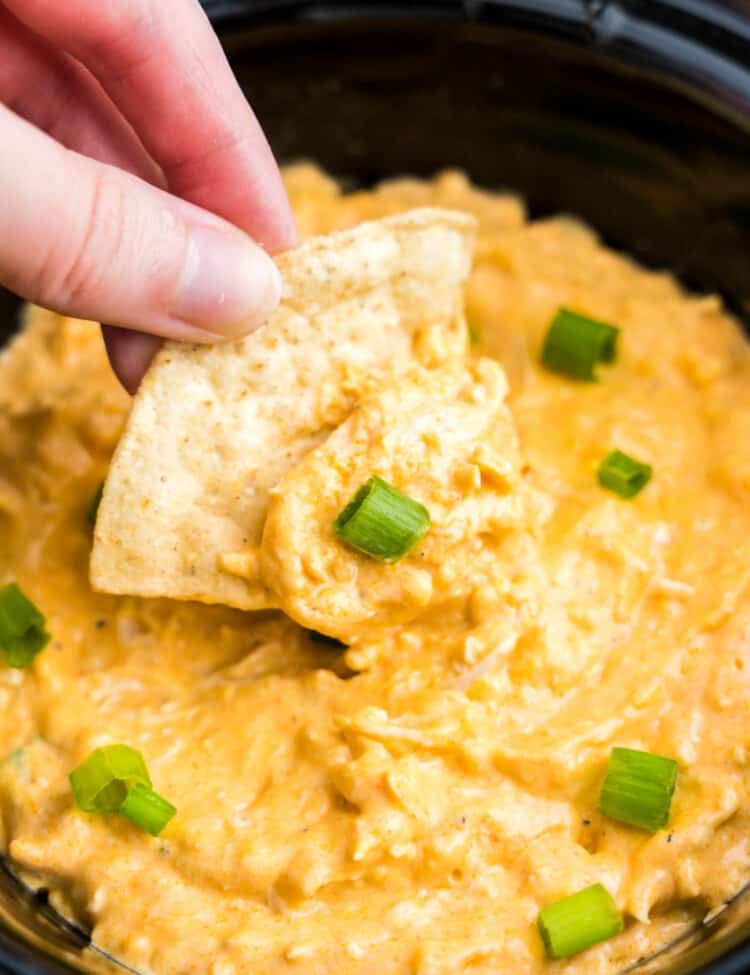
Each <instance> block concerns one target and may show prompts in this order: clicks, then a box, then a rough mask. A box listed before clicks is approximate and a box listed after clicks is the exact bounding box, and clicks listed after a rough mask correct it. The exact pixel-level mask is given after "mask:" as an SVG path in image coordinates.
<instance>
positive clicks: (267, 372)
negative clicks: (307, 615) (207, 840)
mask: <svg viewBox="0 0 750 975" xmlns="http://www.w3.org/2000/svg"><path fill="white" fill-rule="evenodd" d="M473 236H474V220H473V218H471V217H469V216H467V215H465V214H461V213H457V212H453V211H447V210H445V211H444V210H434V209H424V210H413V211H410V212H408V213H404V214H400V215H398V216H395V217H389V218H387V219H385V220H380V221H375V222H372V223H365V224H361V225H360V226H358V227H355V228H354V229H353V230H348V231H344V232H342V233H337V234H332V235H330V236H328V237H318V238H312V239H310V240H308V241H306V242H305V243H303V244H302V245H301V246H300V247H299V248H298V249H297V250H295V251H290V252H288V253H286V254H283V255H281V256H280V257H279V258H278V266H279V269H280V271H281V274H282V277H283V279H284V292H283V296H282V300H281V304H280V306H279V308H278V309H277V311H276V312H275V313H274V315H273V316H272V318H271V320H270V321H269V322H268V324H267V325H265V326H264V327H263V328H261V329H259V330H258V331H257V332H255V333H253V334H252V335H251V336H249V337H248V338H246V339H243V340H242V341H241V342H236V343H232V344H225V345H216V346H197V345H180V344H177V343H174V342H168V343H166V344H165V346H164V347H163V349H162V350H161V352H160V353H159V355H158V356H157V358H156V360H155V362H154V364H153V365H152V367H151V369H150V370H149V372H148V374H147V375H146V377H145V379H144V381H143V383H142V384H141V388H140V390H139V392H138V395H137V397H136V399H135V402H134V404H133V409H132V411H131V414H130V418H129V420H128V424H127V427H126V430H125V433H124V435H123V437H122V440H121V441H120V444H119V446H118V448H117V451H116V453H115V456H114V459H113V461H112V466H111V468H110V472H109V477H108V479H107V483H106V485H105V488H104V496H103V498H102V502H101V505H100V508H99V516H98V519H97V524H96V531H95V536H94V550H93V553H92V557H91V582H92V584H93V586H94V587H95V588H97V589H100V590H104V591H106V592H115V593H129V594H132V595H139V596H167V597H171V598H173V599H196V600H200V601H202V602H219V603H226V604H227V605H230V606H236V607H239V608H241V609H262V608H267V607H269V606H272V605H273V599H272V597H271V596H270V594H269V593H268V592H267V590H266V589H265V587H264V586H263V585H262V583H261V581H260V578H259V560H258V555H259V545H260V541H261V535H262V531H263V524H264V520H265V516H266V511H267V508H268V503H269V496H270V490H271V488H273V486H274V485H275V484H277V483H278V481H279V480H280V479H281V478H282V477H283V476H284V474H286V473H287V471H289V470H290V469H291V468H292V467H293V466H294V465H295V464H297V463H298V462H299V461H300V460H301V459H302V457H304V456H305V454H307V453H308V452H309V451H310V450H311V449H313V448H314V447H315V446H317V445H318V444H319V443H321V442H322V441H323V440H324V439H325V438H326V437H327V436H328V434H330V433H331V431H332V430H333V429H335V428H336V427H337V426H338V425H339V424H340V423H341V422H342V421H343V420H344V419H345V418H346V417H347V416H348V415H349V413H350V412H351V410H352V409H353V407H354V406H355V404H356V402H357V400H358V399H359V398H360V397H361V396H362V395H364V394H365V393H367V392H368V391H370V390H372V389H373V388H377V387H378V386H379V384H380V383H382V382H383V381H384V380H385V379H387V378H389V377H391V376H393V375H394V374H396V373H398V372H400V371H401V370H403V369H405V368H407V367H408V366H409V365H410V364H412V363H413V362H414V361H415V360H416V361H417V362H419V363H421V364H423V365H426V366H429V367H432V366H438V365H440V364H442V363H443V362H446V361H451V360H456V359H459V358H460V357H461V356H463V355H464V354H465V351H466V334H465V325H464V322H463V312H462V295H461V286H462V283H463V281H464V280H465V278H466V276H467V274H468V272H469V267H470V264H471V253H472V246H473Z"/></svg>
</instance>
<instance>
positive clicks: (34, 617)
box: [0, 582, 50, 668]
mask: <svg viewBox="0 0 750 975" xmlns="http://www.w3.org/2000/svg"><path fill="white" fill-rule="evenodd" d="M45 622H46V621H45V618H44V616H43V615H42V614H41V613H40V612H39V610H38V609H37V607H36V606H35V605H34V604H33V603H32V602H31V600H30V599H27V598H26V596H24V594H23V593H22V592H21V590H20V588H19V587H18V585H17V584H16V583H15V582H9V583H8V584H7V585H5V586H3V587H2V588H0V651H2V653H3V655H4V657H5V661H6V663H7V664H8V666H9V667H17V668H22V667H28V666H29V665H30V664H31V663H32V661H33V660H34V657H36V655H37V654H38V653H39V651H40V650H43V649H44V647H45V646H46V645H47V643H49V639H50V636H49V633H47V631H46V630H45V628H44V624H45Z"/></svg>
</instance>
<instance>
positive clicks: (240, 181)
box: [4, 0, 296, 251]
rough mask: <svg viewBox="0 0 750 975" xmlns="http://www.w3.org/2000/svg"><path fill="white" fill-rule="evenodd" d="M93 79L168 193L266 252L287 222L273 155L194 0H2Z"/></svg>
mask: <svg viewBox="0 0 750 975" xmlns="http://www.w3.org/2000/svg"><path fill="white" fill-rule="evenodd" d="M4 3H5V6H6V7H7V8H8V9H9V10H11V12H12V13H14V14H15V16H16V17H17V18H18V19H19V20H21V21H22V22H23V23H25V24H26V25H27V26H28V27H30V28H31V29H32V30H33V31H35V32H36V33H38V34H40V35H42V36H44V37H46V38H47V39H48V40H50V41H52V42H53V43H54V44H56V45H58V46H60V47H62V48H64V49H65V50H67V51H68V52H70V53H71V54H72V55H73V56H74V57H76V58H77V59H78V60H79V61H81V62H82V63H83V64H85V65H86V67H88V68H89V70H90V71H91V72H92V73H93V74H94V75H95V76H96V77H97V78H98V79H99V81H100V82H101V84H102V86H103V87H104V88H105V90H106V91H107V93H108V94H109V96H110V97H111V98H112V100H113V101H114V102H115V104H116V105H117V106H118V108H119V109H120V111H121V112H122V114H123V115H124V116H125V117H126V118H127V120H128V121H129V122H130V123H131V125H132V126H133V127H134V129H135V130H136V132H137V133H138V135H139V137H140V139H141V141H142V142H143V144H144V146H145V147H146V149H147V150H148V152H149V154H150V155H151V156H152V157H153V159H154V160H155V161H156V162H157V163H158V164H159V165H160V166H161V168H162V170H163V172H164V175H165V177H166V180H167V185H168V187H169V189H170V191H171V192H172V193H174V194H175V195H177V196H180V197H182V198H183V199H186V200H189V201H190V202H191V203H195V204H197V205H198V206H201V207H204V208H205V209H207V210H211V211H213V212H214V213H217V214H218V215H220V216H222V217H224V218H225V219H227V220H230V221H231V222H232V223H234V224H236V225H237V226H238V227H240V228H242V229H243V230H244V231H246V232H247V233H249V234H250V235H251V236H252V237H254V238H255V239H256V240H257V241H258V242H259V243H261V244H263V245H264V246H266V247H267V248H268V249H269V250H271V251H276V250H281V249H283V248H285V247H289V246H292V245H293V244H294V242H295V239H296V234H295V230H294V220H293V217H292V214H291V210H290V207H289V202H288V200H287V196H286V192H285V190H284V186H283V183H282V180H281V176H280V174H279V170H278V167H277V165H276V161H275V159H274V157H273V154H272V152H271V150H270V148H269V146H268V143H267V141H266V138H265V136H264V134H263V131H262V129H261V127H260V125H259V124H258V121H257V119H256V118H255V115H254V114H253V112H252V110H251V108H250V106H249V105H248V103H247V101H246V99H245V97H244V95H243V93H242V91H241V90H240V88H239V85H238V84H237V82H236V80H235V78H234V75H233V74H232V71H231V69H230V67H229V65H228V63H227V60H226V58H225V56H224V52H223V51H222V49H221V45H220V44H219V41H218V39H217V37H216V35H215V34H214V32H213V30H212V28H211V25H210V23H209V21H208V19H207V18H206V16H205V14H204V13H203V11H202V9H201V8H200V6H199V4H198V3H197V0H170V2H169V3H168V4H166V3H164V2H163V0H107V3H101V2H100V0H65V2H64V3H60V0H4Z"/></svg>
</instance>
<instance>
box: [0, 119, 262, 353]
mask: <svg viewBox="0 0 750 975" xmlns="http://www.w3.org/2000/svg"><path fill="white" fill-rule="evenodd" d="M0 145H2V146H3V151H2V153H0V283H2V284H4V285H5V286H6V287H8V288H10V289H11V290H12V291H15V292H16V293H17V294H19V295H21V296H22V297H24V298H27V299H29V300H31V301H34V302H37V303H38V304H41V305H45V306H46V307H48V308H52V309H54V310H56V311H59V312H62V313H63V314H66V315H72V316H75V317H78V318H91V319H95V320H97V321H107V322H114V323H116V324H118V325H122V326H127V327H129V328H133V329H137V330H139V331H143V332H151V333H153V334H154V335H162V336H165V337H169V338H175V339H182V340H187V341H193V342H209V341H214V340H216V339H217V338H221V337H223V338H235V337H239V336H240V335H243V334H246V333H247V332H249V331H252V329H253V328H255V327H257V326H258V325H260V324H262V322H264V321H265V320H266V319H267V318H268V316H269V315H270V314H271V312H272V311H273V309H274V307H275V306H276V304H277V302H278V300H279V294H280V291H281V280H280V277H279V274H278V271H277V269H276V266H275V265H274V263H273V261H272V260H271V258H270V257H269V256H268V255H267V254H266V253H265V251H263V250H262V248H261V247H259V246H258V245H257V244H255V243H254V242H253V241H252V240H251V239H250V238H249V237H248V236H246V235H245V234H243V233H242V232H241V231H239V230H237V229H236V228H234V227H232V226H231V225H230V224H228V223H226V222H225V221H223V220H221V219H220V218H219V217H216V216H214V215H213V214H210V213H208V212H206V211H204V210H201V209H200V208H198V207H195V206H193V205H192V204H189V203H186V202H184V201H183V200H179V199H177V198H176V197H173V196H170V195H169V194H168V193H166V192H164V191H162V190H159V189H157V188H155V187H153V186H150V185H148V184H147V183H145V182H143V181H141V180H139V179H138V178H137V177H135V176H133V175H131V174H129V173H126V172H123V171H122V170H119V169H116V168H113V167H111V166H106V165H103V164H102V163H98V162H95V161H93V160H91V159H88V158H86V157H85V156H80V155H78V154H76V153H73V152H70V151H68V150H66V149H64V148H63V147H62V146H60V145H58V143H56V142H54V141H53V140H52V139H50V138H49V137H48V136H46V135H44V133H42V132H40V131H39V130H37V129H35V128H34V127H33V126H31V125H29V124H28V123H27V122H25V121H23V120H22V119H20V118H19V117H18V116H16V115H14V114H13V113H12V112H10V111H9V110H8V109H5V108H4V107H3V106H1V105H0Z"/></svg>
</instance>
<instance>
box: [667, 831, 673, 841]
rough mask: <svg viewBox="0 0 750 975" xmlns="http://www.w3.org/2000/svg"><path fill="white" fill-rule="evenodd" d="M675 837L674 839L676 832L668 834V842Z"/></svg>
mask: <svg viewBox="0 0 750 975" xmlns="http://www.w3.org/2000/svg"><path fill="white" fill-rule="evenodd" d="M673 839H674V833H670V834H669V836H667V843H671V842H672V840H673Z"/></svg>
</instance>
